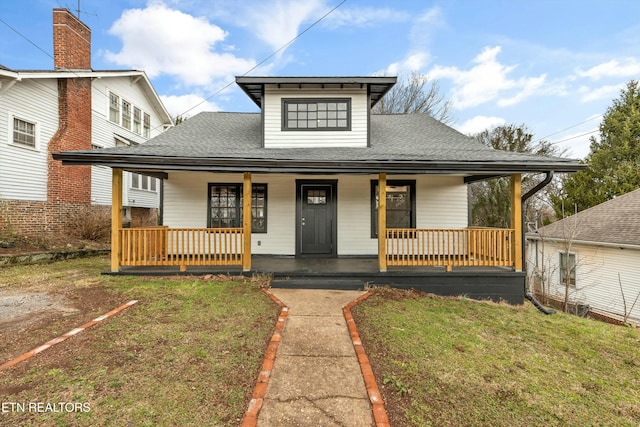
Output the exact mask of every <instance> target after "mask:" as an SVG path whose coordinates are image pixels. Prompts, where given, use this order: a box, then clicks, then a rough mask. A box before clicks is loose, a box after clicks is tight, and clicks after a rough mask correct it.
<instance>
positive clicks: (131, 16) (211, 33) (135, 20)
mask: <svg viewBox="0 0 640 427" xmlns="http://www.w3.org/2000/svg"><path fill="white" fill-rule="evenodd" d="M109 33H110V34H112V35H115V36H117V37H119V38H120V39H121V40H122V50H121V51H120V52H118V53H114V52H110V51H107V52H105V53H104V56H105V58H106V59H107V60H109V61H111V62H113V63H115V64H119V65H124V66H127V67H133V68H137V69H141V70H144V71H146V72H147V74H148V75H149V77H150V78H154V77H156V76H159V75H161V74H167V75H171V76H174V77H176V78H178V79H179V80H180V81H181V82H182V83H183V84H184V85H187V86H191V85H209V84H211V83H213V81H215V80H216V79H225V80H228V79H230V77H231V76H233V75H237V74H243V73H245V72H246V71H248V70H249V69H250V68H252V67H253V66H254V65H255V61H253V60H252V59H244V58H238V57H236V56H234V55H233V54H231V53H226V52H225V53H221V52H217V51H215V50H214V48H216V47H220V45H221V44H222V43H223V41H224V39H225V37H226V36H227V33H226V32H225V31H224V30H223V29H222V28H220V27H218V26H217V25H214V24H211V23H209V22H208V21H207V20H206V19H205V18H195V17H193V16H191V15H188V14H186V13H183V12H180V11H178V10H174V9H170V8H168V7H167V6H166V5H165V4H164V3H161V2H155V3H150V4H149V5H148V6H147V7H146V8H145V9H129V10H126V11H124V12H123V13H122V15H121V16H120V18H119V19H118V20H117V21H116V22H114V23H113V25H112V26H111V28H110V30H109ZM222 49H224V46H222Z"/></svg>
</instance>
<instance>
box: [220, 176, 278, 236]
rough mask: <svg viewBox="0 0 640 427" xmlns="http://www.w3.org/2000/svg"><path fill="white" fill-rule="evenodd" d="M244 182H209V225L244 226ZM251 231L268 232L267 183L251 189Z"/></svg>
mask: <svg viewBox="0 0 640 427" xmlns="http://www.w3.org/2000/svg"><path fill="white" fill-rule="evenodd" d="M242 205H243V191H242V184H209V227H211V228H230V227H242V215H243V206H242ZM251 232H252V233H266V232H267V184H253V185H252V189H251Z"/></svg>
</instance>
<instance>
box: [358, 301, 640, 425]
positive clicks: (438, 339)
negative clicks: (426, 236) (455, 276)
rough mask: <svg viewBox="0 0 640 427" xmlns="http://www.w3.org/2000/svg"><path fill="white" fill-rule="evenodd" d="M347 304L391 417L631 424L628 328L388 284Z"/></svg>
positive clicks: (633, 334) (634, 397)
mask: <svg viewBox="0 0 640 427" xmlns="http://www.w3.org/2000/svg"><path fill="white" fill-rule="evenodd" d="M352 312H353V315H354V318H355V320H356V323H357V325H358V329H359V332H360V335H361V337H362V340H363V343H364V346H365V349H366V351H367V354H368V356H369V358H370V360H371V364H372V366H373V369H374V372H375V375H376V380H377V381H378V384H379V386H380V388H381V392H382V394H383V396H384V399H385V403H386V404H387V410H388V412H389V413H390V418H391V420H392V425H395V426H463V425H464V426H481V425H482V426H483V425H492V426H531V425H557V426H567V425H571V426H587V425H589V426H591V425H608V426H636V427H637V426H638V425H640V330H638V329H637V328H636V329H633V328H628V327H621V326H613V325H609V324H605V323H600V322H597V321H593V320H588V319H582V318H578V317H575V316H570V315H565V314H562V313H558V314H554V315H551V316H545V315H543V314H541V313H539V312H538V311H536V310H535V308H533V307H532V306H531V305H530V304H527V305H525V306H520V307H514V306H508V305H498V304H491V303H481V302H476V301H472V300H469V299H446V298H438V297H430V296H427V295H424V294H419V293H411V292H403V291H393V290H389V289H379V290H378V291H377V292H376V294H375V295H373V296H371V297H370V298H368V299H366V300H365V301H364V302H362V303H360V304H359V305H357V306H356V307H355V308H354V309H353V310H352Z"/></svg>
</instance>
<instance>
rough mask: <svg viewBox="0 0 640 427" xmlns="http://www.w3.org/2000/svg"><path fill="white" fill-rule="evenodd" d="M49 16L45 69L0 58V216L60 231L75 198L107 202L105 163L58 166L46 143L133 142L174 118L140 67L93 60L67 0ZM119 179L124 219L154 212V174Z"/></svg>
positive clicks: (25, 229) (27, 227) (38, 229)
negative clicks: (49, 63)
mask: <svg viewBox="0 0 640 427" xmlns="http://www.w3.org/2000/svg"><path fill="white" fill-rule="evenodd" d="M53 20H54V65H55V68H54V69H53V70H42V71H33V70H12V69H10V68H7V67H4V66H0V202H1V203H2V212H1V218H0V219H1V220H2V224H0V225H4V226H8V225H9V226H10V228H11V231H12V232H17V233H24V234H36V233H42V232H47V231H58V232H61V231H64V227H66V226H67V227H68V226H70V225H71V224H67V223H66V222H65V221H66V219H67V218H68V217H69V216H70V214H71V213H72V212H73V211H74V209H77V207H78V206H79V205H94V206H100V205H106V206H108V205H110V204H111V173H110V170H109V168H104V167H101V166H91V167H90V168H87V167H84V168H61V167H60V164H59V162H57V161H55V160H53V159H52V158H51V153H52V152H54V151H58V150H60V149H96V150H99V149H105V148H113V147H117V146H134V145H137V144H140V143H143V142H145V141H146V140H148V139H150V138H152V137H154V136H157V135H159V134H160V133H162V132H163V131H164V130H165V129H166V128H167V127H170V126H171V125H172V120H171V117H170V116H169V114H168V112H167V110H166V109H165V107H164V106H163V104H162V102H161V100H160V98H159V96H158V95H157V93H156V92H155V90H154V89H153V86H152V85H151V82H150V81H149V79H148V78H147V76H146V75H145V73H144V72H143V71H136V70H126V71H96V70H93V69H91V66H90V63H91V32H90V30H89V28H88V27H86V26H85V25H84V24H83V23H82V22H80V21H79V20H78V19H77V18H76V17H75V16H73V15H72V14H71V13H70V12H69V11H68V10H67V9H54V11H53ZM125 182H126V185H124V186H123V215H124V220H125V221H127V222H130V221H131V220H132V213H133V216H134V217H135V216H136V214H137V216H138V217H139V219H140V221H143V220H144V218H145V217H148V216H149V214H150V213H152V214H155V213H157V208H158V206H159V200H160V189H161V183H160V180H158V179H156V178H150V177H149V176H142V175H138V174H131V173H127V174H126V177H125ZM138 208H139V209H138ZM138 223H140V222H138Z"/></svg>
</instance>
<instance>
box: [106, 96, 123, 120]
mask: <svg viewBox="0 0 640 427" xmlns="http://www.w3.org/2000/svg"><path fill="white" fill-rule="evenodd" d="M109 121H110V122H113V123H116V124H118V125H119V124H120V97H119V96H118V95H116V94H115V93H112V92H110V93H109Z"/></svg>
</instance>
